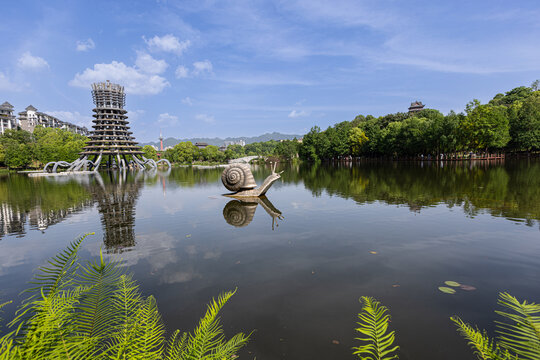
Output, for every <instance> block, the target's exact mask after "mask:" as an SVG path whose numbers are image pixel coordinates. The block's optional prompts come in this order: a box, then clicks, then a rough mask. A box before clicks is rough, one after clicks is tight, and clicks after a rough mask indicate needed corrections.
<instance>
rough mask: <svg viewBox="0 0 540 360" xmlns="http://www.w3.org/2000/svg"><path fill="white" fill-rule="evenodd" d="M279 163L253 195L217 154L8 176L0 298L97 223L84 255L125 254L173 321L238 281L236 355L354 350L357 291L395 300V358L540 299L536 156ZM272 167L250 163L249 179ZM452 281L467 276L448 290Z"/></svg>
mask: <svg viewBox="0 0 540 360" xmlns="http://www.w3.org/2000/svg"><path fill="white" fill-rule="evenodd" d="M278 170H284V173H283V174H282V179H281V180H279V181H278V182H276V183H275V184H274V186H273V187H272V188H271V189H270V190H269V192H268V193H267V197H266V198H263V199H261V200H260V201H259V202H251V203H244V202H240V201H238V200H234V199H231V198H227V197H224V196H222V194H224V193H227V190H226V189H225V188H224V187H223V185H222V184H221V180H220V175H221V169H193V168H175V169H173V170H172V171H170V172H140V173H127V174H126V173H119V172H102V173H100V174H98V175H90V176H76V177H59V178H50V177H49V178H29V177H27V176H23V175H14V174H10V175H2V177H1V178H0V206H1V218H0V299H2V300H9V299H11V300H15V302H17V299H20V298H19V295H18V294H19V293H20V291H21V290H23V289H24V288H25V287H26V283H27V282H28V281H29V280H30V278H31V277H32V274H33V273H34V272H35V270H36V268H37V267H38V266H40V265H42V264H44V262H45V261H46V260H47V259H48V258H49V257H51V256H53V255H55V254H56V253H57V252H58V251H60V250H61V249H63V248H65V247H66V246H67V245H68V243H69V242H70V241H71V240H73V239H75V238H76V237H77V236H78V235H80V234H83V233H86V232H94V231H95V235H93V236H90V237H89V238H88V239H87V240H85V242H84V246H83V250H82V252H81V255H82V257H83V258H90V257H95V256H97V255H98V254H99V251H100V248H102V249H103V250H104V252H106V253H107V256H109V257H118V258H121V259H122V260H123V261H124V263H125V264H126V266H129V268H130V271H131V272H133V273H134V276H135V279H136V280H138V282H139V284H140V285H141V289H142V291H143V293H144V294H145V295H150V294H153V295H154V296H155V297H156V298H157V302H158V306H159V308H160V311H161V313H162V315H163V318H164V321H165V324H166V326H167V329H168V330H169V331H171V330H174V329H176V328H180V329H182V330H191V329H193V328H194V326H195V325H196V323H197V321H198V319H199V317H201V316H202V315H203V313H204V311H205V306H206V303H207V302H208V301H209V300H210V299H211V298H212V297H214V296H217V295H218V294H219V293H220V292H222V291H225V290H234V289H235V288H236V289H237V293H236V295H235V296H234V297H233V298H232V299H231V300H230V302H229V303H228V304H227V305H226V306H225V308H224V309H223V312H222V319H223V325H224V329H225V332H226V334H227V335H233V334H234V333H236V332H238V331H246V332H249V331H251V330H255V332H254V333H253V335H252V340H251V342H250V343H249V345H248V346H247V348H246V349H245V350H244V351H242V352H241V353H240V355H241V358H242V359H253V358H254V357H257V359H353V358H354V356H353V355H352V350H351V348H352V347H353V346H356V345H358V342H357V341H355V340H354V338H355V337H356V336H357V335H356V334H355V331H354V328H355V326H356V315H357V313H358V312H359V311H360V309H361V304H360V303H359V301H358V299H359V297H360V296H372V297H375V298H376V299H378V300H380V301H381V302H382V303H383V304H384V305H386V306H388V307H389V308H390V312H391V315H392V320H391V327H392V329H395V330H396V332H397V334H396V342H397V344H398V345H400V346H401V352H400V358H401V359H458V358H459V359H474V358H475V357H474V355H473V354H472V351H471V350H469V348H468V346H467V344H466V341H465V340H464V339H462V338H461V337H460V336H459V335H458V334H457V332H456V329H455V326H454V325H453V323H451V321H450V319H449V317H450V316H452V315H458V316H460V317H461V318H462V319H463V320H465V321H466V322H469V323H473V324H476V325H478V326H479V327H480V328H485V329H487V330H488V331H490V332H491V334H492V335H493V330H494V326H493V322H494V320H497V318H498V316H497V315H496V314H495V313H494V310H496V309H497V308H498V307H497V297H498V293H499V292H502V291H507V292H509V293H511V294H512V295H514V296H517V297H518V298H519V299H521V300H524V299H527V300H529V301H534V302H540V262H539V261H538V259H539V255H540V162H539V161H533V160H521V161H510V160H507V161H506V162H504V163H490V164H488V163H486V162H481V161H478V162H473V163H470V162H466V163H440V162H423V163H407V162H381V163H376V162H366V163H360V164H354V165H351V164H333V165H324V164H321V165H305V166H294V165H286V166H281V168H280V169H278ZM270 172H271V170H270V168H269V167H256V166H254V167H253V174H254V177H255V180H256V181H257V183H258V184H261V183H262V182H263V180H264V178H265V177H266V176H267V175H269V174H270ZM447 280H452V281H457V282H459V283H461V284H466V285H470V286H473V287H474V288H476V290H473V291H465V290H461V289H457V292H456V294H453V295H449V294H444V293H442V292H440V291H439V290H438V287H439V286H444V282H445V281H447ZM14 308H15V307H14V306H13V305H11V306H8V307H6V311H5V313H4V314H3V317H4V319H6V318H7V319H11V318H12V314H13V311H14ZM3 331H5V328H4V329H3Z"/></svg>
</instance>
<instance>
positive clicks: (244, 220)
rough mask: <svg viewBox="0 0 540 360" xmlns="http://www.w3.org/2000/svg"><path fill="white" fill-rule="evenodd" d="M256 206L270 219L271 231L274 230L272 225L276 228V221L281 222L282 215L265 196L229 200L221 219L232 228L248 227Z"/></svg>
mask: <svg viewBox="0 0 540 360" xmlns="http://www.w3.org/2000/svg"><path fill="white" fill-rule="evenodd" d="M258 205H261V206H262V208H263V209H264V210H265V211H266V213H267V214H268V215H270V217H271V218H272V230H274V225H275V227H278V226H279V224H278V220H283V215H282V214H281V211H279V210H278V209H276V208H275V207H274V205H273V204H272V203H271V202H270V200H268V198H267V197H266V196H258V197H242V198H238V199H236V200H231V201H229V202H228V203H227V205H225V207H224V208H223V217H224V218H225V221H226V222H227V223H228V224H229V225H232V226H234V227H244V226H248V225H249V224H250V223H251V221H252V220H253V216H254V215H255V210H257V206H258Z"/></svg>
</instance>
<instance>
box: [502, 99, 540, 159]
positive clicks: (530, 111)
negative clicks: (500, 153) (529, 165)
mask: <svg viewBox="0 0 540 360" xmlns="http://www.w3.org/2000/svg"><path fill="white" fill-rule="evenodd" d="M509 114H510V136H511V138H512V147H513V148H515V149H517V150H527V151H531V150H534V149H540V91H536V92H535V93H534V94H533V95H531V96H529V97H528V98H527V99H526V100H525V101H523V102H521V103H516V104H513V105H512V107H511V108H510V109H509Z"/></svg>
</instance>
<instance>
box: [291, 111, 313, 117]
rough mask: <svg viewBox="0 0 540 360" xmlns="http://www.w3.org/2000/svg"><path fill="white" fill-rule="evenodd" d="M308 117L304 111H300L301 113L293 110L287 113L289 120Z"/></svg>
mask: <svg viewBox="0 0 540 360" xmlns="http://www.w3.org/2000/svg"><path fill="white" fill-rule="evenodd" d="M308 115H309V113H308V112H306V111H304V110H301V111H296V110H293V111H291V112H290V113H289V117H290V118H297V117H302V116H308Z"/></svg>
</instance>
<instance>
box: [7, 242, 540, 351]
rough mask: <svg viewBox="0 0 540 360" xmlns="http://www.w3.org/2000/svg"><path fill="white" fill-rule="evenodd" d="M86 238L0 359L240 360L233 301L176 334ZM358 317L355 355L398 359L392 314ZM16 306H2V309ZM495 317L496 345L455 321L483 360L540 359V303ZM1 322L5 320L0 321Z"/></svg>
mask: <svg viewBox="0 0 540 360" xmlns="http://www.w3.org/2000/svg"><path fill="white" fill-rule="evenodd" d="M85 237H86V235H85V236H82V237H80V238H79V239H77V240H75V241H74V242H72V243H71V244H70V245H69V246H68V247H67V249H65V250H64V251H63V252H61V253H60V254H58V255H56V256H55V257H53V258H52V259H51V260H49V262H48V264H49V265H47V266H43V267H41V268H40V269H39V271H38V273H37V275H36V276H35V277H34V279H33V281H32V282H31V284H32V286H33V287H31V288H30V289H28V290H26V291H25V292H24V293H26V294H27V298H26V299H25V300H24V301H23V302H22V304H21V305H20V307H19V309H18V311H17V313H16V317H15V319H14V320H13V321H11V322H10V323H9V324H8V326H9V327H10V328H11V329H12V330H11V332H9V333H8V334H6V335H5V336H3V337H2V338H0V359H6V360H7V359H166V360H172V359H185V360H187V359H190V360H191V359H208V360H226V359H235V358H236V357H237V355H236V353H237V351H238V350H239V349H240V348H242V347H243V346H244V345H246V343H247V342H248V340H249V335H245V334H243V333H238V334H236V335H234V336H233V337H232V338H230V339H229V340H226V338H225V335H224V333H223V329H222V327H221V324H220V319H219V317H218V314H219V311H220V310H221V309H222V307H223V306H224V305H225V304H226V303H227V301H228V300H229V299H230V298H231V297H232V296H233V295H234V292H226V293H224V294H222V295H220V296H219V297H218V298H217V299H213V300H212V301H211V303H210V304H209V306H208V309H207V311H206V314H205V315H204V317H203V318H202V319H201V320H200V322H199V324H198V326H197V327H196V328H195V330H194V331H193V332H192V333H181V332H180V331H179V330H176V331H174V332H172V334H171V336H170V337H169V338H168V339H167V340H166V339H165V326H164V324H163V321H162V319H161V315H160V314H159V311H158V308H157V302H156V300H155V299H154V298H153V297H152V296H149V297H144V296H143V295H142V294H141V292H140V290H139V287H138V285H137V283H136V282H135V281H134V280H133V279H132V276H131V275H129V274H127V273H125V271H124V270H123V268H122V267H121V266H120V264H119V263H118V262H117V261H114V260H113V261H110V262H107V261H105V260H104V259H103V255H102V254H101V253H100V258H99V260H98V261H89V262H88V263H87V264H84V265H82V264H81V263H80V261H79V258H78V255H77V253H78V251H79V249H80V247H81V244H82V242H83V240H84V239H85ZM360 301H361V303H362V311H361V312H360V313H359V314H358V320H359V321H358V328H357V329H356V331H357V332H358V333H359V334H360V337H359V338H357V340H359V341H361V344H360V345H358V346H356V347H353V349H352V350H353V354H354V355H357V356H358V357H359V358H360V359H364V360H391V359H397V358H398V356H397V352H398V350H399V346H397V345H395V344H394V342H395V331H390V330H389V323H390V316H389V315H388V309H387V308H386V307H385V306H383V305H381V304H380V303H379V302H378V301H376V300H375V299H373V298H370V297H362V298H361V299H360ZM9 303H10V302H5V303H0V310H1V309H2V307H4V306H5V305H7V304H9ZM499 305H501V306H503V307H504V308H505V310H504V311H496V313H497V314H498V315H501V316H502V317H503V318H504V319H505V320H506V321H498V322H497V332H498V334H499V336H498V338H497V340H494V339H490V338H489V336H488V335H487V333H486V332H485V331H483V332H482V331H480V330H478V329H477V328H476V327H473V326H471V325H469V324H467V323H465V322H463V321H462V320H461V319H460V318H459V317H453V318H451V320H452V321H453V322H454V323H455V324H456V326H457V328H458V331H459V333H460V334H461V335H462V336H463V337H464V338H465V339H466V340H467V341H468V343H469V345H470V346H471V348H472V349H473V351H474V352H475V354H476V355H477V357H478V359H482V360H517V359H525V360H533V359H539V358H540V316H539V315H540V304H535V303H527V302H526V301H524V302H520V301H518V300H517V299H516V298H515V297H513V296H511V295H509V294H507V293H501V294H499ZM0 320H1V319H0Z"/></svg>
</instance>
